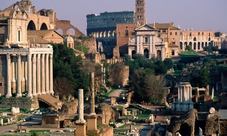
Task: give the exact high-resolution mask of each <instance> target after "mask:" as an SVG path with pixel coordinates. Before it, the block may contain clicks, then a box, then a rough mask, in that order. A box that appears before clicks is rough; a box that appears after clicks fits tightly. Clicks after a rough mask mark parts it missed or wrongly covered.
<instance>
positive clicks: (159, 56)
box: [157, 50, 162, 59]
mask: <svg viewBox="0 0 227 136" xmlns="http://www.w3.org/2000/svg"><path fill="white" fill-rule="evenodd" d="M161 55H162V51H160V50H157V58H159V59H161V57H162V56H161Z"/></svg>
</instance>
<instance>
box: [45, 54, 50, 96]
mask: <svg viewBox="0 0 227 136" xmlns="http://www.w3.org/2000/svg"><path fill="white" fill-rule="evenodd" d="M45 65H46V76H45V79H46V93H50V92H49V91H50V86H49V76H50V75H49V54H46V64H45Z"/></svg>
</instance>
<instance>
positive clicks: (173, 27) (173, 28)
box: [170, 26, 180, 30]
mask: <svg viewBox="0 0 227 136" xmlns="http://www.w3.org/2000/svg"><path fill="white" fill-rule="evenodd" d="M170 30H180V29H179V28H177V27H175V26H172V27H170Z"/></svg>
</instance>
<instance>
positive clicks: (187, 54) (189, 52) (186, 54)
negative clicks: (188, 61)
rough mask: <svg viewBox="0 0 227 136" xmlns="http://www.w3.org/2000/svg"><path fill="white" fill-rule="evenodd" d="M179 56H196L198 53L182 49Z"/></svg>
mask: <svg viewBox="0 0 227 136" xmlns="http://www.w3.org/2000/svg"><path fill="white" fill-rule="evenodd" d="M180 55H181V56H198V53H196V52H194V51H182V52H181V54H180Z"/></svg>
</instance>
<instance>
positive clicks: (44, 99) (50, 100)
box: [38, 94, 63, 109]
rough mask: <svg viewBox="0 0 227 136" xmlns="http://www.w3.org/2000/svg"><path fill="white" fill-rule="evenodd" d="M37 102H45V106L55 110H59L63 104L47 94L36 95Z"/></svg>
mask: <svg viewBox="0 0 227 136" xmlns="http://www.w3.org/2000/svg"><path fill="white" fill-rule="evenodd" d="M38 100H40V101H42V102H45V103H46V104H48V105H50V106H53V107H54V108H56V109H61V107H62V105H63V102H61V101H60V100H58V99H57V98H55V97H53V96H51V95H49V94H41V95H38Z"/></svg>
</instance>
